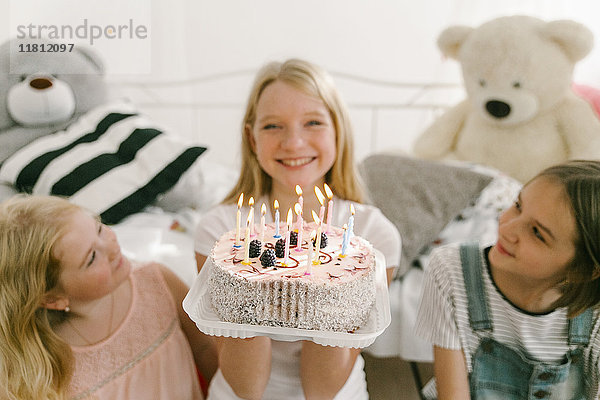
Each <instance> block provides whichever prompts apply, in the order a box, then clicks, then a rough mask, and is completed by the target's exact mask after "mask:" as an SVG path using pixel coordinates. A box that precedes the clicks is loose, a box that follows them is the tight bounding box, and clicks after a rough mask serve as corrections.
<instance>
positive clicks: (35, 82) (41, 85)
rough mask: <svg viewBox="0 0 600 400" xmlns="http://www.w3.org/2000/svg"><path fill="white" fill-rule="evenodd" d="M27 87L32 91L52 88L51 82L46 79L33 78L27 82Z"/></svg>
mask: <svg viewBox="0 0 600 400" xmlns="http://www.w3.org/2000/svg"><path fill="white" fill-rule="evenodd" d="M29 86H31V87H32V88H34V89H39V90H44V89H48V88H49V87H51V86H52V81H51V80H50V79H46V78H35V79H32V80H31V82H29Z"/></svg>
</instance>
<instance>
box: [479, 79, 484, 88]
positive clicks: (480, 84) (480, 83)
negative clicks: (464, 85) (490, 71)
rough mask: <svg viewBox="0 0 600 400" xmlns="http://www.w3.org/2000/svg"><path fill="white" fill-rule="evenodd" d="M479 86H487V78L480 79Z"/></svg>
mask: <svg viewBox="0 0 600 400" xmlns="http://www.w3.org/2000/svg"><path fill="white" fill-rule="evenodd" d="M479 86H481V87H485V80H483V79H480V80H479Z"/></svg>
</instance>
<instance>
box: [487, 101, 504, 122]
mask: <svg viewBox="0 0 600 400" xmlns="http://www.w3.org/2000/svg"><path fill="white" fill-rule="evenodd" d="M485 109H486V110H487V111H488V112H489V113H490V114H491V115H492V116H493V117H496V118H504V117H506V116H507V115H508V114H510V106H509V105H508V104H506V103H505V102H503V101H498V100H490V101H488V102H487V103H485Z"/></svg>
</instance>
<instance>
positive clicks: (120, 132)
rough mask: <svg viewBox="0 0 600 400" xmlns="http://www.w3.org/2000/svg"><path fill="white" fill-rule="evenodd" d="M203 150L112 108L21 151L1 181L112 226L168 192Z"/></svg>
mask: <svg viewBox="0 0 600 400" xmlns="http://www.w3.org/2000/svg"><path fill="white" fill-rule="evenodd" d="M205 150H206V148H205V147H200V146H193V145H189V144H187V143H184V142H183V141H181V140H180V139H179V138H178V137H176V136H174V135H172V134H168V133H167V132H165V131H163V130H162V129H161V128H158V127H157V126H156V124H155V123H153V122H152V121H150V120H149V119H147V118H145V117H144V116H142V115H139V114H138V113H137V111H136V110H135V108H134V107H133V106H132V105H131V104H128V103H124V102H118V103H112V104H107V105H102V106H100V107H98V108H95V109H93V110H91V111H89V112H88V113H86V114H84V115H83V116H82V117H81V118H79V119H78V120H77V121H76V122H75V123H73V124H71V125H70V126H69V127H68V128H67V129H66V130H65V131H61V132H58V133H56V134H52V135H48V136H44V137H42V138H40V139H37V140H35V141H34V142H32V143H31V144H29V145H27V146H25V147H23V148H21V149H20V150H19V151H17V152H16V153H15V154H13V155H12V156H11V157H9V158H8V159H7V160H6V161H5V162H4V163H3V164H2V167H1V168H0V181H2V182H6V183H11V184H13V185H14V186H15V187H16V188H17V189H18V190H20V191H24V192H28V193H33V194H44V195H48V194H52V195H60V196H67V197H69V198H70V200H71V201H72V202H74V203H76V204H79V205H81V206H83V207H85V208H87V209H89V210H90V211H92V212H94V213H97V214H98V215H100V216H101V217H102V220H103V221H104V222H106V223H109V224H114V223H117V222H119V221H120V220H121V219H123V218H124V217H126V216H127V215H130V214H132V213H135V212H138V211H140V210H142V209H143V208H144V207H146V206H147V205H149V204H150V203H152V202H153V201H154V200H155V199H156V197H157V196H158V195H159V194H161V193H164V192H166V191H167V190H169V189H170V188H171V187H172V186H173V185H175V184H176V183H177V181H178V180H179V178H180V177H181V175H182V174H183V173H184V172H185V171H186V170H187V169H188V168H190V166H191V165H192V164H194V162H195V161H196V159H197V158H198V157H199V156H200V155H201V154H202V153H203V152H204V151H205Z"/></svg>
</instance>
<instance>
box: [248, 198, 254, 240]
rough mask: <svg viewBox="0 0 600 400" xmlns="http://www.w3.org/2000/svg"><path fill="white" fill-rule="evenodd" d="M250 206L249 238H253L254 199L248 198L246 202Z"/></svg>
mask: <svg viewBox="0 0 600 400" xmlns="http://www.w3.org/2000/svg"><path fill="white" fill-rule="evenodd" d="M248 205H249V206H250V212H249V213H248V221H250V236H251V237H252V236H254V197H250V200H248Z"/></svg>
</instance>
